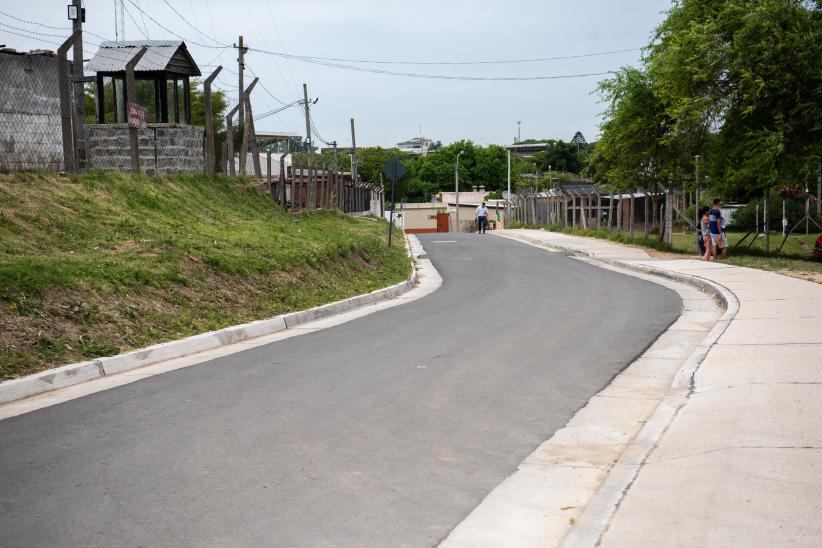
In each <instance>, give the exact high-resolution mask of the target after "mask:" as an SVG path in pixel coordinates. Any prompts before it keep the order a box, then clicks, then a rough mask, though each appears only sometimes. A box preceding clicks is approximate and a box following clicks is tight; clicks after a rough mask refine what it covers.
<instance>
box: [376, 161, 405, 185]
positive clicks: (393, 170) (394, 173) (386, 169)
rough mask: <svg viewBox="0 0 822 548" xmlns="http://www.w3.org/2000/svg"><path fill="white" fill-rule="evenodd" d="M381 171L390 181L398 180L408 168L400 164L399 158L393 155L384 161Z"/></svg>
mask: <svg viewBox="0 0 822 548" xmlns="http://www.w3.org/2000/svg"><path fill="white" fill-rule="evenodd" d="M382 172H383V173H384V174H385V176H386V177H388V178H389V179H391V181H398V180H399V179H402V177H403V175H405V174H406V173H408V170H407V169H406V168H405V166H404V165H402V162H400V159H399V158H397V157H396V156H395V157H394V158H391V159H390V160H388V161H387V162H385V165H383V166H382Z"/></svg>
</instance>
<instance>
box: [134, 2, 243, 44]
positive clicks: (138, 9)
mask: <svg viewBox="0 0 822 548" xmlns="http://www.w3.org/2000/svg"><path fill="white" fill-rule="evenodd" d="M128 3H129V4H131V5H132V6H134V8H135V9H137V11H139V12H140V13H142V14H143V15H145V16H146V17H148V18H149V19H151V21H152V22H153V23H154V24H155V25H157V26H158V27H160V28H161V29H163V30H164V31H166V32H167V33H169V34H171V35H172V36H176V37H177V38H179V39H180V40H183V41H184V42H188V43H190V44H194V45H195V46H200V47H201V48H211V49H220V48H230V47H231V46H226V45H222V46H210V45H208V44H201V43H200V42H195V41H194V40H189V39H188V38H186V37H184V36H180V35H179V34H177V33H176V32H174V31H173V30H171V29H169V28H168V27H166V26H164V25H162V24H161V23H160V22H159V21H157V19H155V18H154V17H152V16H151V14H149V13H147V12H145V11H143V10H142V9H140V6H138V5H137V4H135V3H134V0H128Z"/></svg>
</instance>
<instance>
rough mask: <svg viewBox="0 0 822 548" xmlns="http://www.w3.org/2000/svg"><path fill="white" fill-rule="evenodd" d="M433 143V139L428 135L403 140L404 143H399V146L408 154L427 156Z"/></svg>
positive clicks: (401, 150)
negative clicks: (427, 136)
mask: <svg viewBox="0 0 822 548" xmlns="http://www.w3.org/2000/svg"><path fill="white" fill-rule="evenodd" d="M431 143H432V141H431V139H428V138H426V137H414V138H413V139H409V140H407V141H403V142H402V143H397V148H398V149H400V152H404V153H406V154H419V155H422V156H425V155H426V154H428V151H429V150H430V149H431Z"/></svg>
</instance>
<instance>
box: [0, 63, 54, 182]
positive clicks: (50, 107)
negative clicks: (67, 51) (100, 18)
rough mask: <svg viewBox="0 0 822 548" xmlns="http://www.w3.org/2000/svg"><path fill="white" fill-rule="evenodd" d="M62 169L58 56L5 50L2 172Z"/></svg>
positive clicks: (0, 97)
mask: <svg viewBox="0 0 822 548" xmlns="http://www.w3.org/2000/svg"><path fill="white" fill-rule="evenodd" d="M62 168H63V138H62V133H61V125H60V95H59V93H58V87H57V57H56V56H55V55H54V54H50V53H46V52H43V53H25V54H21V53H15V52H6V51H3V52H0V171H31V170H40V169H44V170H60V169H62Z"/></svg>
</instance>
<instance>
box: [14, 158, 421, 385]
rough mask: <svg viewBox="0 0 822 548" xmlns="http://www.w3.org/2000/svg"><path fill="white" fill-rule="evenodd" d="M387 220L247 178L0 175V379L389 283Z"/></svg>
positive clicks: (393, 270) (391, 258)
mask: <svg viewBox="0 0 822 548" xmlns="http://www.w3.org/2000/svg"><path fill="white" fill-rule="evenodd" d="M386 231H387V225H386V224H385V223H384V222H383V221H377V220H374V219H362V218H354V217H351V216H347V215H343V214H341V213H339V212H336V211H324V212H311V213H304V214H296V215H295V214H290V213H287V212H285V211H283V210H282V209H281V208H279V207H278V206H276V205H275V204H273V203H272V202H271V200H269V199H268V198H267V197H266V195H265V194H264V193H263V192H262V191H261V190H259V189H258V188H257V187H255V186H254V185H253V184H252V183H250V182H249V181H247V180H244V179H236V178H235V179H227V178H209V177H205V176H173V177H163V178H151V177H147V176H128V175H122V174H116V173H111V172H91V173H88V174H86V175H84V176H81V177H70V178H68V177H60V176H57V175H55V174H48V173H36V174H15V175H8V176H0V378H13V377H15V376H18V375H21V374H25V373H30V372H33V371H37V370H40V369H44V368H47V367H53V366H56V365H61V364H63V363H68V362H72V361H77V360H82V359H89V358H93V357H97V356H101V355H111V354H115V353H118V352H122V351H125V350H128V349H133V348H138V347H141V346H145V345H147V344H152V343H156V342H161V341H166V340H172V339H176V338H179V337H183V336H188V335H192V334H195V333H200V332H203V331H207V330H211V329H218V328H221V327H226V326H228V325H232V324H236V323H241V322H246V321H251V320H254V319H259V318H265V317H270V316H273V315H276V314H280V313H283V312H288V311H293V310H300V309H304V308H308V307H311V306H316V305H320V304H324V303H327V302H330V301H334V300H337V299H342V298H346V297H350V296H352V295H355V294H358V293H363V292H367V291H372V290H374V289H377V288H379V287H384V286H386V285H389V284H392V283H397V282H399V281H401V280H403V279H405V278H406V277H407V276H408V275H409V273H410V266H409V263H408V259H407V257H406V255H405V250H404V243H403V240H402V238H401V237H400V238H397V239H396V240H395V245H394V246H392V249H390V250H389V249H388V248H387V245H386V242H385V233H386Z"/></svg>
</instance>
